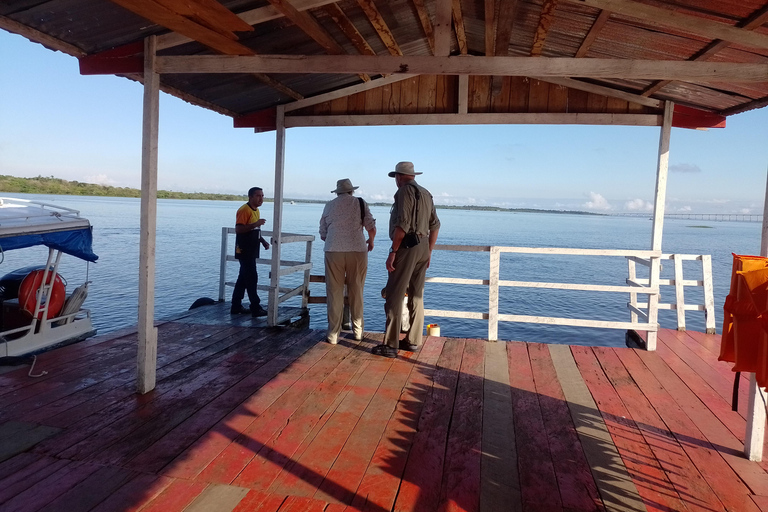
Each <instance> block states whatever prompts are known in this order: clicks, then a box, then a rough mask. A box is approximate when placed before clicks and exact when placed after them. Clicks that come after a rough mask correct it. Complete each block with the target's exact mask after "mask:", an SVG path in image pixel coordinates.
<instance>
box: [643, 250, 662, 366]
mask: <svg viewBox="0 0 768 512" xmlns="http://www.w3.org/2000/svg"><path fill="white" fill-rule="evenodd" d="M660 273H661V258H659V257H658V256H652V257H651V273H650V277H649V279H648V286H649V287H650V288H652V289H655V290H657V291H656V293H649V294H648V323H649V324H650V325H651V327H650V328H651V329H654V327H653V326H654V325H655V329H654V330H653V331H648V332H647V336H646V340H645V349H646V350H651V351H652V350H656V337H657V336H658V325H659V295H660V293H661V292H660V290H659V274H660Z"/></svg>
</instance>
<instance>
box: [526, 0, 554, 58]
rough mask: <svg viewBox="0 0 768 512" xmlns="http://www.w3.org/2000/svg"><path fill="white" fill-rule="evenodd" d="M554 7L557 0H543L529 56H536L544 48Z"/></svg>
mask: <svg viewBox="0 0 768 512" xmlns="http://www.w3.org/2000/svg"><path fill="white" fill-rule="evenodd" d="M555 9H557V0H544V5H542V6H541V16H540V17H539V25H538V27H536V34H535V35H534V37H533V46H532V47H531V57H538V56H539V55H541V52H542V51H543V50H544V43H546V41H547V34H549V27H550V26H552V20H553V19H554V18H555Z"/></svg>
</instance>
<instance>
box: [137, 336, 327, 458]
mask: <svg viewBox="0 0 768 512" xmlns="http://www.w3.org/2000/svg"><path fill="white" fill-rule="evenodd" d="M316 341H317V337H316V336H314V335H312V334H309V335H307V336H305V337H298V336H297V337H296V343H294V344H293V345H291V346H290V347H289V348H288V350H285V351H284V352H282V353H280V354H279V355H278V356H277V357H275V358H274V359H272V360H271V361H268V362H266V363H265V364H264V365H262V366H261V367H259V368H258V369H256V370H255V371H254V372H253V373H251V374H250V375H248V376H247V377H246V378H244V379H243V380H241V381H240V382H238V383H237V384H235V385H234V386H232V387H231V388H230V389H228V390H227V391H226V392H224V393H223V394H221V395H220V396H219V397H217V398H216V399H215V400H213V401H212V402H210V403H208V404H207V405H205V406H204V407H203V408H201V409H200V410H199V411H197V412H196V413H194V414H193V415H192V416H190V417H189V418H188V419H187V420H185V421H184V422H182V423H181V424H180V425H179V426H178V427H176V428H174V429H172V430H171V431H169V432H168V433H166V434H165V435H164V436H163V437H162V438H160V439H159V440H158V441H156V442H155V443H153V444H152V445H150V446H148V447H147V448H146V449H144V451H142V452H141V453H139V454H138V455H137V456H136V457H134V458H133V459H132V460H131V461H130V462H129V463H128V465H129V466H130V467H133V468H135V469H140V470H142V471H153V472H156V471H159V470H160V469H161V468H163V467H165V466H166V465H167V464H168V463H169V462H171V461H172V460H174V459H175V458H176V457H178V456H179V455H180V454H181V453H182V452H183V451H185V450H186V449H187V448H189V447H190V446H191V445H192V444H193V443H194V442H195V441H196V440H198V439H200V438H202V437H203V436H204V435H205V434H206V432H208V431H210V430H211V429H212V428H213V427H214V425H216V424H218V423H219V422H221V421H222V420H223V419H224V418H226V417H228V416H229V415H230V414H232V412H233V410H234V409H235V408H236V407H239V406H241V404H242V403H243V402H244V401H245V400H247V399H248V398H249V397H250V396H251V395H252V394H254V393H256V392H257V390H260V389H261V388H262V387H263V386H264V385H266V384H267V383H268V382H269V381H270V380H272V379H273V378H274V377H275V376H276V375H277V374H278V373H280V372H281V371H283V370H284V369H285V368H286V367H287V366H288V365H289V364H290V363H292V362H293V361H294V360H295V359H297V358H298V357H300V356H301V355H302V354H303V353H304V352H306V351H307V350H309V348H310V347H311V346H312V345H314V344H315V343H316Z"/></svg>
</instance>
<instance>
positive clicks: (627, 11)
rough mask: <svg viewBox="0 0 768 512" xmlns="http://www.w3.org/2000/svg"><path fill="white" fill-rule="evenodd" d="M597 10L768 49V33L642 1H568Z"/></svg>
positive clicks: (706, 36) (707, 36)
mask: <svg viewBox="0 0 768 512" xmlns="http://www.w3.org/2000/svg"><path fill="white" fill-rule="evenodd" d="M565 1H567V2H571V3H574V4H578V5H587V6H589V7H594V8H595V9H604V10H607V11H610V12H613V13H616V14H621V15H623V16H628V17H630V18H636V19H639V20H643V21H644V22H646V23H649V24H651V25H656V26H661V27H668V28H674V29H677V30H680V31H682V32H688V33H691V34H696V35H698V36H701V37H705V38H708V39H721V40H723V41H728V42H730V43H735V44H739V45H742V46H748V47H751V48H759V49H768V35H766V34H761V33H758V32H750V31H748V30H744V29H742V28H738V27H734V26H731V25H727V24H725V23H720V22H717V21H711V20H708V19H705V18H701V17H699V16H693V15H690V14H683V13H681V12H678V11H673V10H670V9H663V8H660V7H654V6H652V5H647V4H642V3H640V2H636V1H634V0H565Z"/></svg>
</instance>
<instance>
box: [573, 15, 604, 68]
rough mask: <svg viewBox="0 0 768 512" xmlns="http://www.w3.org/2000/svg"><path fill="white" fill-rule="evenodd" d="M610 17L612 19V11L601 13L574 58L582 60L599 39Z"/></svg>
mask: <svg viewBox="0 0 768 512" xmlns="http://www.w3.org/2000/svg"><path fill="white" fill-rule="evenodd" d="M610 17H611V11H605V10H601V11H600V14H599V15H598V16H597V19H596V20H595V22H594V23H593V24H592V28H590V29H589V32H587V35H586V37H585V38H584V40H583V41H582V42H581V46H579V49H578V50H576V55H574V57H576V58H581V57H584V56H585V55H586V54H587V52H588V51H589V48H590V46H592V43H594V42H595V39H597V36H598V35H600V31H601V30H603V27H604V26H605V24H606V23H608V18H610Z"/></svg>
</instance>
